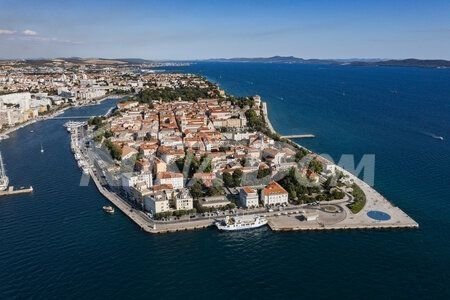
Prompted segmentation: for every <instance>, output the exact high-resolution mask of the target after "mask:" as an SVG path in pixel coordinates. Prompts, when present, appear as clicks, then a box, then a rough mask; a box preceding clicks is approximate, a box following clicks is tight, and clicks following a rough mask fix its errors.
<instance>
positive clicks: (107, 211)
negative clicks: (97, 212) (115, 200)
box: [103, 205, 114, 214]
mask: <svg viewBox="0 0 450 300" xmlns="http://www.w3.org/2000/svg"><path fill="white" fill-rule="evenodd" d="M103 211H105V212H106V213H108V214H113V213H114V207H112V206H110V205H108V206H103Z"/></svg>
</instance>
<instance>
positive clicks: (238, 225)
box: [215, 215, 267, 231]
mask: <svg viewBox="0 0 450 300" xmlns="http://www.w3.org/2000/svg"><path fill="white" fill-rule="evenodd" d="M266 224H267V219H266V218H264V217H260V216H255V215H252V216H239V217H238V216H235V217H229V216H227V217H226V218H225V220H223V221H220V222H216V223H215V225H216V227H217V228H218V229H219V230H225V231H234V230H245V229H252V228H258V227H261V226H264V225H266Z"/></svg>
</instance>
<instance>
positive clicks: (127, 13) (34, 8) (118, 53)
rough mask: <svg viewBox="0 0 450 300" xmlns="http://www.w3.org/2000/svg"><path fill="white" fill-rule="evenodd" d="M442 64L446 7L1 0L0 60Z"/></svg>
mask: <svg viewBox="0 0 450 300" xmlns="http://www.w3.org/2000/svg"><path fill="white" fill-rule="evenodd" d="M273 55H294V56H298V57H304V58H408V57H415V58H441V59H450V1H432V0H431V1H425V0H424V1H414V0H410V1H395V0H391V1H384V0H377V1H367V0H361V1H345V0H342V1H321V0H316V1H285V0H281V1H264V0H262V1H257V0H254V1H246V0H241V1H231V0H230V1H218V0H217V1H214V0H212V1H211V0H210V1H195V0H191V1H187V0H186V1H171V0H168V1H144V0H142V1H137V0H128V1H117V0H109V1H94V0H91V1H83V0H78V1H71V0H67V1H45V0H40V1H38V0H36V1H20V0H8V1H6V0H0V58H36V57H63V56H65V57H68V56H81V57H108V58H117V57H139V58H147V59H199V58H218V57H227V58H228V57H260V56H273Z"/></svg>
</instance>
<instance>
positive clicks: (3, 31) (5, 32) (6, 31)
mask: <svg viewBox="0 0 450 300" xmlns="http://www.w3.org/2000/svg"><path fill="white" fill-rule="evenodd" d="M14 33H16V32H15V31H14V30H9V29H0V35H11V34H14Z"/></svg>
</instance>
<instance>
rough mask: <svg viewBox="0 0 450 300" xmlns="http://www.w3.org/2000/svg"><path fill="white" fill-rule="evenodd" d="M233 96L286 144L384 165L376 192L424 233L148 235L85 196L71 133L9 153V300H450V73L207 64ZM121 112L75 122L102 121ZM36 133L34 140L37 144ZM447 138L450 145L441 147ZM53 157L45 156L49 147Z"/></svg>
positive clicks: (5, 260) (8, 145) (22, 144)
mask: <svg viewBox="0 0 450 300" xmlns="http://www.w3.org/2000/svg"><path fill="white" fill-rule="evenodd" d="M172 70H176V71H183V72H191V73H197V74H201V75H204V76H206V77H207V78H209V79H210V80H212V81H215V82H217V83H218V84H220V86H221V87H222V88H224V89H226V90H227V91H228V92H230V93H232V94H234V95H254V94H259V95H260V96H261V97H262V98H263V100H264V101H266V102H267V103H268V107H269V115H270V119H271V121H272V123H273V125H274V127H275V128H276V129H277V130H278V131H279V132H280V133H282V134H298V133H312V134H315V135H316V138H314V139H308V140H307V139H304V140H297V142H299V143H301V144H303V145H305V146H306V147H308V148H310V149H311V150H313V151H316V152H319V153H327V154H329V155H331V156H332V157H333V158H334V159H336V160H339V158H340V156H341V155H342V154H352V155H354V156H355V158H356V161H358V160H359V159H360V158H361V157H362V156H363V155H364V154H374V155H375V158H376V164H375V188H376V189H377V190H378V191H380V192H381V193H382V194H383V195H384V196H386V197H387V198H388V199H390V200H391V201H392V202H393V203H395V204H396V205H398V206H399V207H400V208H401V209H402V210H404V211H405V212H406V213H407V214H409V215H410V216H411V217H412V218H414V219H415V220H416V221H417V222H418V223H419V224H420V228H419V229H418V230H392V231H338V232H298V233H293V232H291V233H273V232H271V231H270V230H269V229H267V228H260V229H257V230H253V231H246V232H234V233H223V232H218V231H216V230H214V229H209V230H202V231H191V232H183V233H174V234H165V235H149V234H146V233H144V232H142V231H140V230H139V228H138V227H137V226H135V225H134V223H132V222H131V221H129V220H128V219H127V218H126V217H125V216H124V215H122V214H121V213H116V214H115V215H106V214H104V213H103V211H102V209H101V207H102V206H103V205H105V204H106V203H107V201H106V200H105V199H104V198H103V197H102V196H101V195H100V194H99V193H98V192H97V190H96V189H95V186H94V185H93V184H90V185H89V186H87V187H82V186H80V184H79V183H80V179H81V172H80V170H79V169H78V168H77V166H76V163H75V161H74V159H73V156H72V153H71V152H70V148H69V136H68V134H67V132H66V131H65V129H64V128H63V126H62V125H63V123H64V122H65V120H47V121H42V122H37V123H35V124H33V125H30V126H28V127H25V128H22V129H20V130H18V131H16V132H14V133H12V134H11V135H10V136H11V138H10V139H8V140H4V141H1V142H0V150H1V152H2V155H3V158H4V161H5V163H6V169H7V172H8V175H9V177H10V180H11V182H12V184H13V185H15V186H28V185H33V187H34V188H35V191H34V192H33V194H31V195H21V196H11V197H2V198H0V299H11V298H20V299H22V298H36V299H43V298H44V299H56V298H58V299H61V298H64V299H75V298H76V299H80V298H82V299H86V298H88V299H105V298H107V299H123V298H135V299H161V298H163V299H174V298H183V299H211V298H214V299H236V298H238V299H241V298H247V299H256V298H257V299H286V298H288V299H289V298H313V299H315V298H320V299H324V298H342V299H385V298H391V299H409V298H425V299H428V298H440V299H448V298H449V297H450V272H449V268H450V230H449V228H450V217H449V215H450V196H449V195H450V194H449V188H450V142H449V141H450V84H449V82H450V70H446V69H426V68H397V67H352V66H331V65H287V64H250V63H246V64H243V63H198V64H194V65H191V66H188V67H182V68H181V67H180V68H173V69H172ZM115 101H116V100H108V101H105V102H103V103H102V104H101V105H99V106H96V107H84V108H76V109H71V110H69V111H67V112H66V113H65V115H66V116H69V115H73V116H76V115H95V114H100V113H104V112H106V111H107V110H108V108H109V107H111V106H112V105H114V103H115ZM30 130H33V132H30ZM433 136H434V137H436V136H442V137H444V140H439V139H436V138H434V137H433ZM41 143H42V145H43V147H44V149H45V152H44V153H40V145H41Z"/></svg>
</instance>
